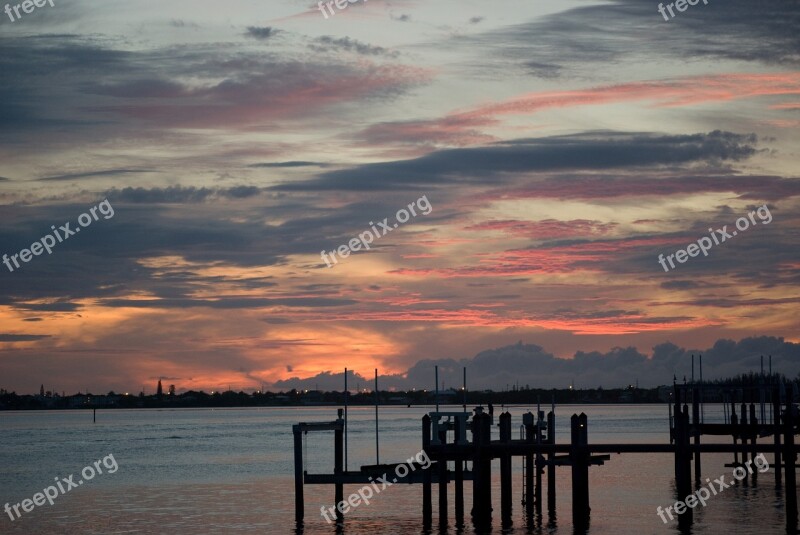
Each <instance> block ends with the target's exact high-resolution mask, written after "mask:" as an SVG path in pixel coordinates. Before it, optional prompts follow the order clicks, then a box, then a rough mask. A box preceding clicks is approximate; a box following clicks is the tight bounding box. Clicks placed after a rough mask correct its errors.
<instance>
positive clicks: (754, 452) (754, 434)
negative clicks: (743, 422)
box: [750, 403, 758, 479]
mask: <svg viewBox="0 0 800 535" xmlns="http://www.w3.org/2000/svg"><path fill="white" fill-rule="evenodd" d="M750 429H751V432H750V460H751V461H752V462H753V463H755V462H756V457H757V456H758V445H757V444H756V439H757V438H758V418H757V417H756V404H755V403H750ZM750 466H752V464H751V465H750ZM752 478H753V479H758V470H753V476H752Z"/></svg>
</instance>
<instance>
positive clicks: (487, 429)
mask: <svg viewBox="0 0 800 535" xmlns="http://www.w3.org/2000/svg"><path fill="white" fill-rule="evenodd" d="M472 425H473V430H472V433H473V437H474V441H475V450H474V455H473V460H472V522H473V524H474V525H475V528H476V531H479V532H481V531H485V530H486V529H487V528H488V527H490V526H491V523H492V486H491V485H492V464H491V459H490V458H489V457H488V454H487V453H486V452H485V451H484V446H488V445H489V442H490V437H491V434H490V433H491V417H490V416H489V415H488V414H483V413H481V414H476V415H475V416H474V417H473V418H472Z"/></svg>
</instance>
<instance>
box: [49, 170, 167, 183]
mask: <svg viewBox="0 0 800 535" xmlns="http://www.w3.org/2000/svg"><path fill="white" fill-rule="evenodd" d="M155 172H157V171H155V170H154V169H105V170H103V171H87V172H85V173H70V174H66V175H55V176H47V177H42V178H38V179H37V180H43V181H57V180H78V179H82V178H97V177H110V176H120V175H130V174H139V173H155Z"/></svg>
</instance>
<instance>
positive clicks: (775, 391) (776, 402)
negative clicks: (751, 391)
mask: <svg viewBox="0 0 800 535" xmlns="http://www.w3.org/2000/svg"><path fill="white" fill-rule="evenodd" d="M771 364H772V359H770V377H772V373H771V372H772V369H771V368H772V366H771ZM772 395H773V398H772V403H773V407H772V411H773V412H772V414H773V417H772V418H773V419H772V422H773V423H772V429H773V431H774V434H773V436H772V438H773V441H774V443H775V457H774V460H773V461H772V465H773V466H774V468H775V487H776V488H780V486H781V478H782V474H781V417H780V414H781V394H780V387H778V386H774V387H773V388H772Z"/></svg>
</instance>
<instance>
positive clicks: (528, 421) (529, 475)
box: [522, 412, 534, 525]
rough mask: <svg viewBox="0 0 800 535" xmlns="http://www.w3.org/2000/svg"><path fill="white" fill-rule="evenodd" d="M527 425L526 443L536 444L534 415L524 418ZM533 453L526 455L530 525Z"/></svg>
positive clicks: (527, 504)
mask: <svg viewBox="0 0 800 535" xmlns="http://www.w3.org/2000/svg"><path fill="white" fill-rule="evenodd" d="M522 421H523V423H524V425H525V442H527V443H528V444H533V443H534V436H533V424H534V420H533V413H531V412H528V413H527V414H524V415H523V416H522ZM533 501H534V498H533V453H526V454H525V518H526V520H527V522H528V524H529V525H530V524H531V522H532V521H533Z"/></svg>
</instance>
